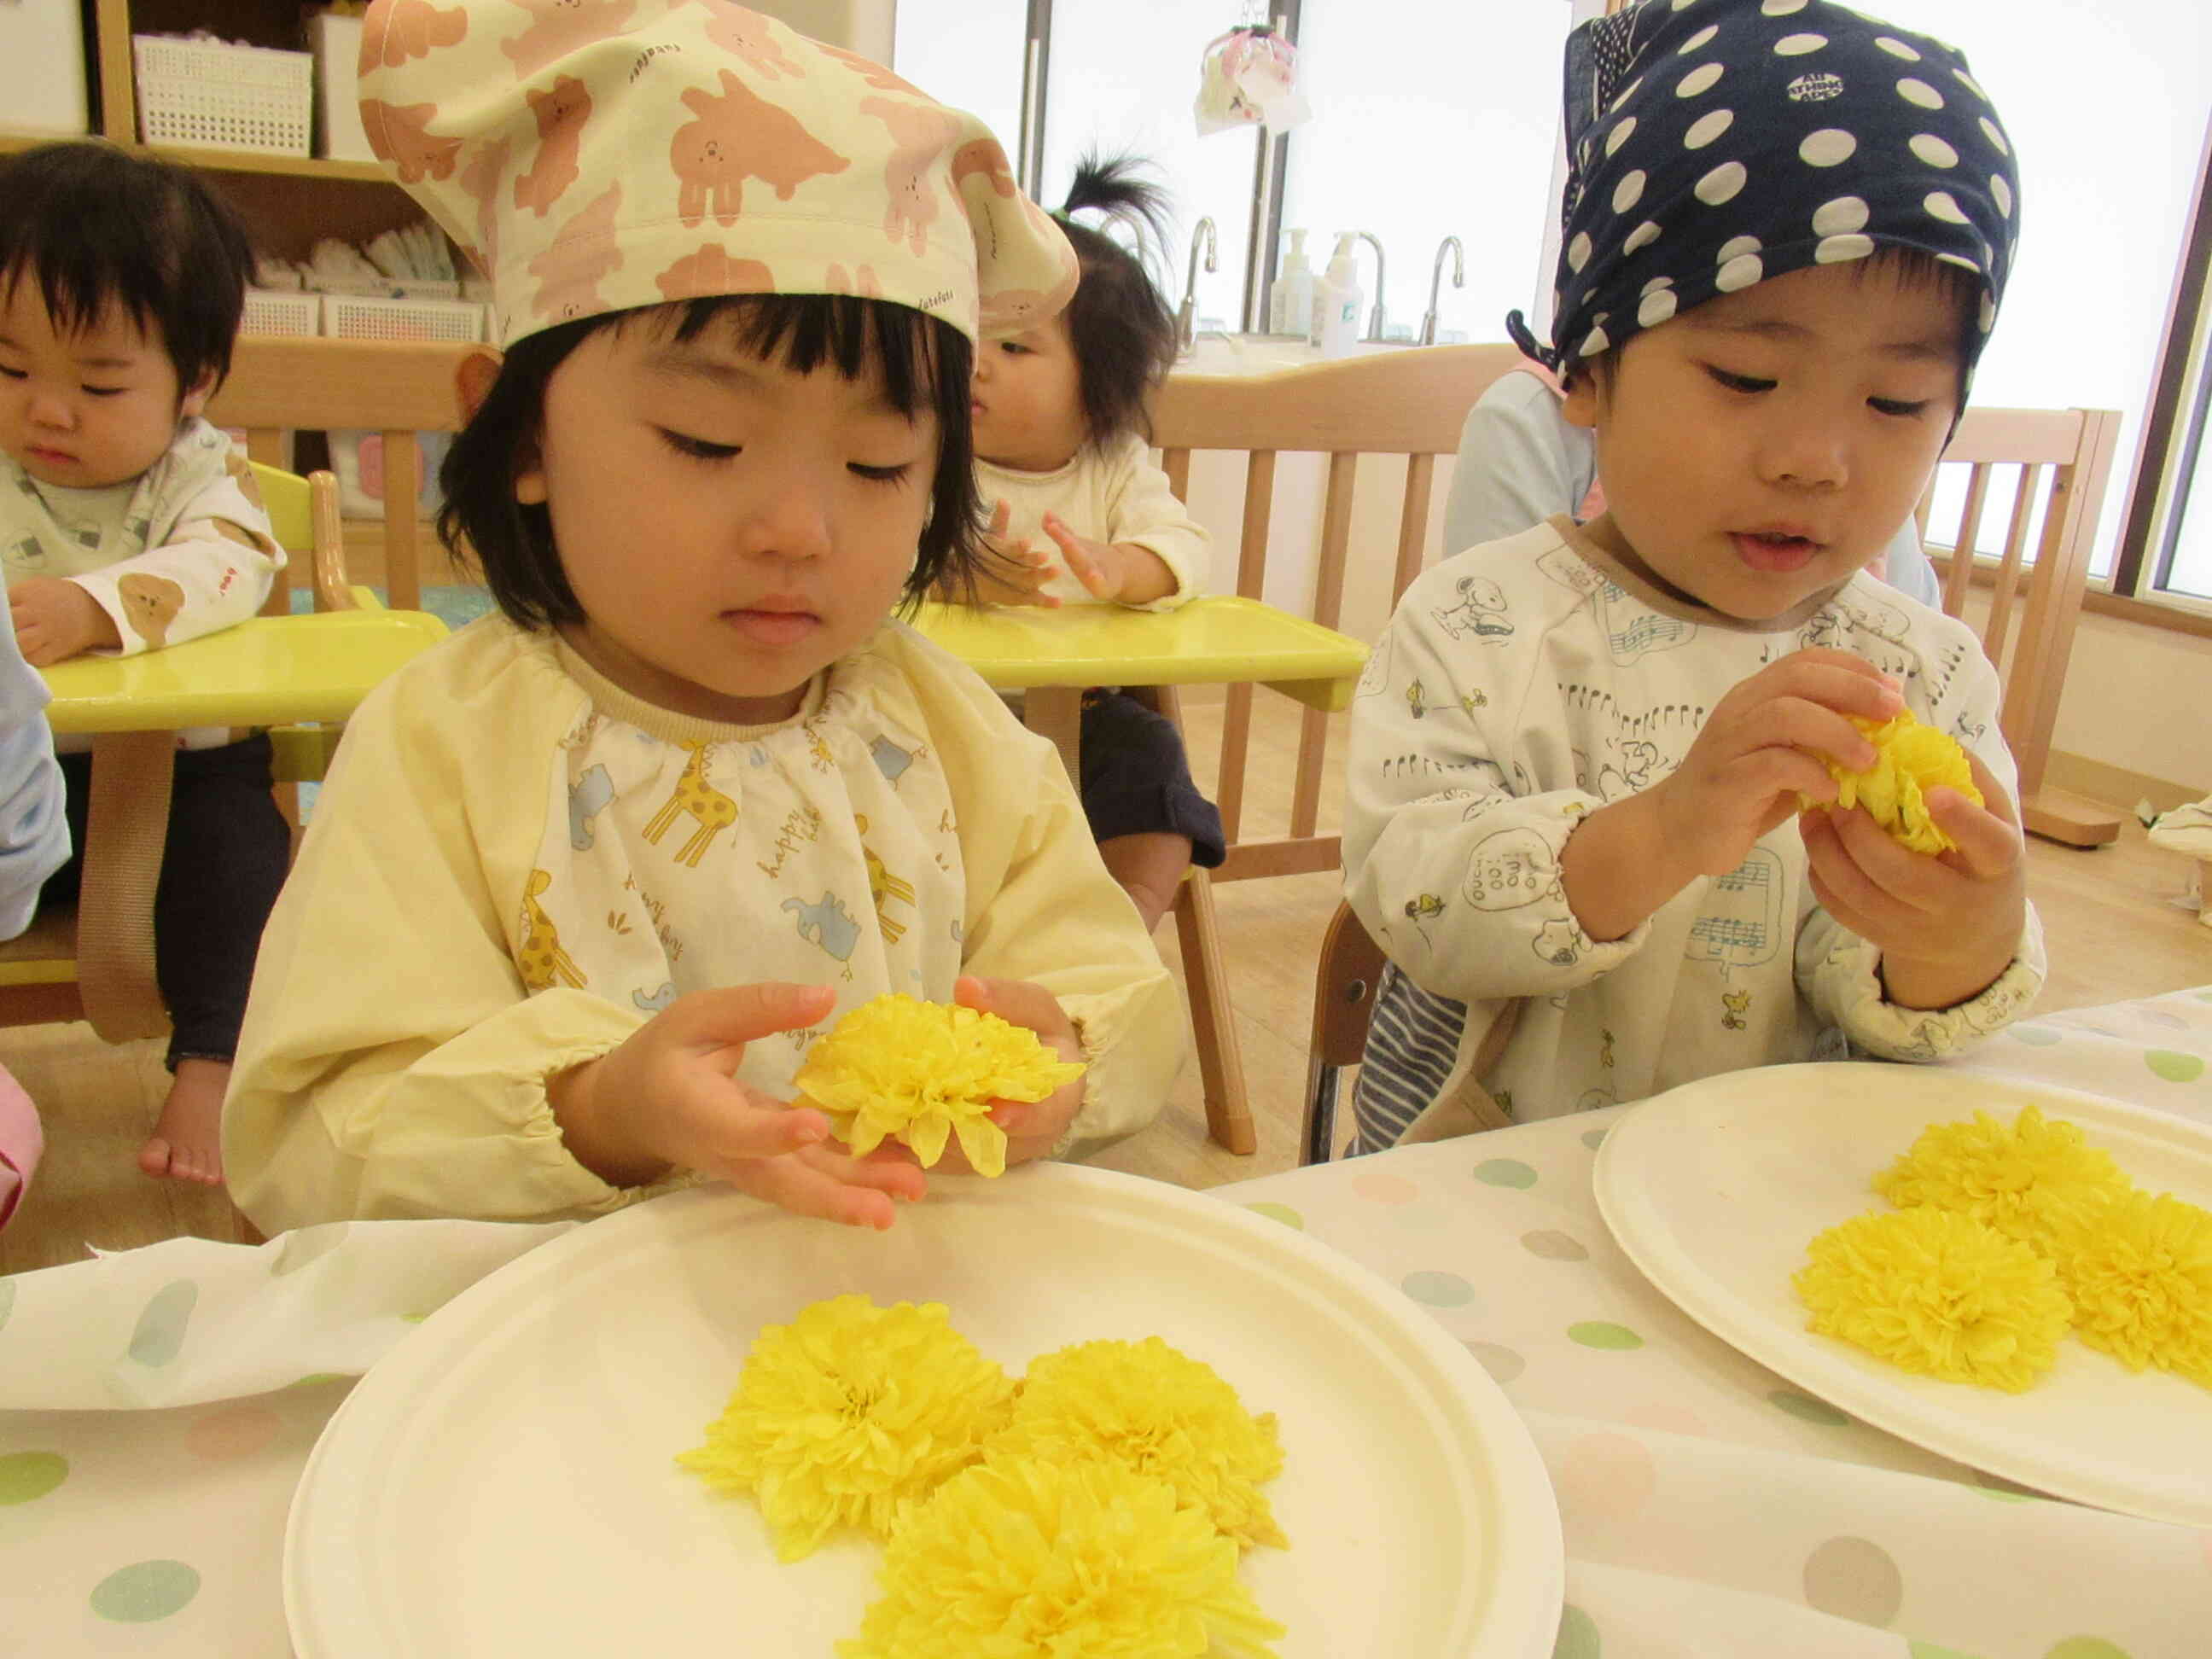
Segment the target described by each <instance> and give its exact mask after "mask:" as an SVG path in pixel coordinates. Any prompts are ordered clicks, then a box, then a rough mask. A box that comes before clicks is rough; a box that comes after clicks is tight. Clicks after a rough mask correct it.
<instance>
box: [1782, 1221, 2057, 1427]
mask: <svg viewBox="0 0 2212 1659" xmlns="http://www.w3.org/2000/svg"><path fill="white" fill-rule="evenodd" d="M1807 1254H1808V1255H1810V1257H1811V1258H1812V1260H1811V1262H1810V1264H1809V1265H1808V1266H1807V1267H1804V1268H1802V1269H1801V1270H1800V1271H1799V1272H1798V1273H1797V1275H1796V1279H1795V1280H1794V1281H1793V1283H1795V1285H1796V1288H1797V1295H1798V1297H1799V1298H1800V1299H1801V1300H1802V1302H1803V1303H1804V1304H1805V1305H1806V1306H1807V1307H1808V1309H1810V1310H1812V1315H1813V1317H1812V1319H1811V1321H1810V1322H1809V1323H1810V1328H1812V1329H1814V1330H1815V1331H1818V1332H1820V1333H1821V1334H1823V1335H1826V1336H1833V1337H1838V1338H1840V1339H1841V1340H1844V1341H1845V1342H1850V1343H1853V1344H1855V1345H1856V1346H1859V1347H1862V1348H1864V1349H1865V1350H1866V1351H1867V1352H1869V1353H1871V1354H1873V1355H1875V1357H1876V1358H1881V1359H1886V1360H1887V1361H1889V1362H1890V1364H1893V1365H1898V1366H1900V1367H1902V1368H1903V1369H1905V1370H1908V1371H1917V1372H1919V1373H1920V1374H1921V1375H1923V1376H1936V1377H1941V1378H1942V1379H1944V1380H1945V1381H1946V1382H1952V1383H1979V1384H1981V1385H1982V1386H1984V1387H1985V1388H1992V1389H2004V1390H2006V1391H2007V1392H2008V1393H2011V1394H2018V1393H2020V1392H2021V1390H2022V1389H2026V1388H2027V1387H2028V1386H2029V1385H2030V1384H2032V1383H2033V1382H2034V1381H2035V1379H2036V1378H2037V1377H2039V1376H2041V1375H2042V1374H2043V1373H2044V1372H2045V1371H2047V1370H2050V1369H2051V1364H2052V1363H2053V1362H2054V1360H2055V1359H2056V1358H2057V1346H2058V1339H2059V1337H2060V1336H2062V1335H2063V1334H2065V1330H2066V1324H2067V1321H2068V1319H2069V1317H2070V1316H2072V1313H2073V1304H2071V1303H2070V1302H2069V1300H2068V1299H2067V1296H2066V1292H2065V1291H2063V1290H2062V1289H2060V1288H2059V1285H2058V1281H2057V1269H2056V1268H2055V1267H2053V1266H2052V1265H2051V1262H2050V1261H2049V1260H2048V1259H2046V1258H2045V1257H2043V1256H2040V1255H2037V1254H2036V1253H2035V1252H2034V1251H2033V1250H2032V1249H2029V1248H2028V1247H2027V1245H2025V1244H2022V1243H2018V1242H2016V1241H2015V1240H2013V1239H2009V1238H2007V1237H2004V1235H2003V1234H2002V1233H1999V1232H1997V1231H1995V1230H1994V1229H1992V1228H1990V1227H1988V1226H1985V1225H1984V1224H1982V1223H1981V1222H1979V1221H1977V1220H1976V1219H1975V1218H1973V1217H1972V1216H1970V1215H1962V1214H1960V1213H1958V1212H1954V1211H1951V1210H1940V1209H1935V1208H1932V1207H1929V1206H1920V1207H1917V1208H1915V1209H1910V1210H1893V1211H1888V1212H1877V1213H1875V1214H1871V1215H1862V1216H1854V1217H1853V1218H1851V1219H1850V1220H1849V1221H1846V1222H1844V1224H1843V1225H1841V1226H1838V1227H1831V1228H1830V1229H1829V1230H1828V1231H1826V1232H1824V1233H1822V1234H1821V1235H1820V1237H1817V1238H1815V1239H1814V1241H1813V1243H1812V1244H1811V1245H1810V1246H1809V1247H1808V1251H1807Z"/></svg>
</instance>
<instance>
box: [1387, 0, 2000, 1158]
mask: <svg viewBox="0 0 2212 1659" xmlns="http://www.w3.org/2000/svg"><path fill="white" fill-rule="evenodd" d="M1566 86H1567V104H1568V113H1567V138H1568V154H1569V156H1570V159H1571V168H1570V176H1569V179H1568V183H1567V187H1566V191H1565V199H1564V202H1563V211H1562V234H1561V255H1560V262H1559V274H1558V293H1557V304H1556V307H1555V319H1554V322H1553V342H1554V344H1553V345H1551V346H1546V345H1542V344H1540V343H1538V342H1537V341H1536V340H1534V338H1533V337H1531V336H1530V334H1529V332H1528V329H1527V327H1526V325H1524V324H1523V323H1522V319H1520V317H1519V316H1518V315H1517V313H1516V316H1515V317H1514V318H1512V319H1510V322H1509V328H1510V330H1511V331H1513V333H1514V335H1515V338H1516V343H1519V344H1520V345H1521V347H1522V349H1523V350H1524V351H1527V352H1528V353H1529V355H1531V356H1534V357H1536V358H1538V359H1539V360H1540V361H1541V362H1544V363H1545V364H1547V366H1548V367H1550V368H1553V369H1555V370H1556V371H1557V372H1558V374H1559V376H1560V378H1561V380H1562V381H1563V383H1564V386H1565V394H1566V401H1565V414H1566V416H1567V417H1568V418H1569V419H1570V420H1571V421H1573V422H1576V423H1577V424H1578V425H1582V426H1586V427H1589V428H1591V429H1592V430H1593V431H1594V432H1595V435H1596V439H1597V452H1598V473H1599V478H1600V481H1601V484H1602V486H1603V489H1604V494H1605V499H1606V501H1607V511H1606V512H1605V513H1603V514H1601V516H1599V517H1598V518H1596V519H1595V520H1592V521H1591V522H1590V523H1589V524H1588V525H1585V526H1577V525H1575V524H1574V523H1573V522H1572V521H1571V520H1570V519H1568V518H1566V517H1565V515H1560V516H1557V517H1554V518H1553V519H1552V520H1549V521H1547V523H1545V524H1542V525H1540V526H1536V527H1535V528H1534V529H1532V530H1529V531H1528V532H1524V533H1522V534H1521V535H1517V536H1513V537H1510V538H1506V539H1504V540H1503V541H1498V542H1492V543H1490V544H1486V545H1483V546H1480V547H1476V548H1474V549H1471V550H1468V551H1467V552H1464V553H1462V554H1460V555H1458V556H1455V557H1454V558H1451V559H1449V560H1447V561H1445V562H1443V563H1442V564H1441V565H1439V566H1438V567H1437V568H1435V569H1433V570H1431V571H1430V572H1429V573H1428V574H1426V575H1425V576H1424V577H1423V578H1422V579H1421V580H1419V582H1417V583H1416V584H1415V585H1414V586H1413V587H1412V588H1410V589H1409V590H1408V591H1407V594H1406V596H1405V599H1403V601H1402V602H1401V604H1400V605H1399V608H1398V610H1397V612H1396V614H1395V616H1394V617H1393V618H1392V621H1391V623H1390V626H1389V629H1388V630H1387V631H1386V633H1385V634H1384V635H1383V639H1382V641H1381V642H1380V643H1379V644H1378V646H1377V647H1376V652H1375V654H1374V657H1373V659H1372V660H1371V662H1370V665H1369V669H1368V672H1367V675H1366V677H1365V678H1364V680H1363V682H1362V684H1361V686H1360V695H1359V696H1358V699H1357V700H1356V701H1355V702H1354V705H1353V712H1352V743H1351V752H1350V756H1349V759H1348V769H1349V771H1348V777H1347V783H1346V788H1347V805H1346V821H1345V838H1344V852H1345V882H1346V892H1347V896H1349V898H1350V900H1351V902H1352V907H1353V908H1354V909H1355V910H1356V911H1358V914H1359V915H1360V918H1361V920H1362V921H1364V923H1365V924H1366V926H1367V927H1368V929H1369V930H1370V932H1371V933H1373V934H1374V935H1375V937H1376V939H1378V940H1379V941H1380V942H1381V943H1382V945H1383V948H1384V950H1385V951H1386V952H1387V953H1388V955H1389V958H1390V963H1389V967H1388V968H1387V969H1385V972H1384V975H1383V984H1382V987H1381V989H1380V992H1379V996H1378V1003H1377V1007H1376V1018H1375V1020H1374V1024H1373V1030H1372V1034H1371V1035H1370V1039H1369V1044H1368V1048H1367V1054H1366V1064H1365V1065H1364V1067H1363V1069H1362V1073H1361V1078H1360V1084H1359V1089H1358V1095H1357V1097H1356V1099H1355V1113H1356V1115H1357V1116H1358V1125H1359V1139H1358V1148H1359V1149H1360V1150H1372V1149H1374V1148H1376V1147H1378V1146H1387V1145H1389V1144H1391V1143H1392V1142H1393V1141H1395V1140H1396V1139H1401V1138H1402V1137H1403V1136H1404V1135H1406V1134H1407V1133H1408V1132H1409V1131H1410V1132H1411V1133H1414V1134H1416V1135H1417V1137H1429V1136H1432V1135H1436V1134H1441V1133H1451V1132H1452V1131H1453V1130H1454V1129H1457V1128H1465V1127H1475V1126H1477V1125H1480V1124H1483V1123H1486V1122H1492V1121H1498V1120H1499V1119H1500V1118H1501V1117H1515V1118H1522V1119H1528V1118H1534V1117H1544V1116H1552V1115H1559V1114H1561V1113H1565V1112H1569V1111H1573V1110H1577V1109H1587V1108H1592V1107H1597V1106H1604V1105H1610V1104H1613V1103H1619V1102H1623V1101H1630V1100H1636V1099H1639V1098H1641V1097H1644V1096H1647V1095H1650V1094H1653V1093H1656V1092H1657V1091H1661V1090H1664V1089H1668V1088H1671V1087H1674V1086H1675V1085H1679V1084H1682V1083H1686V1082H1689V1081H1692V1080H1694V1079H1698V1078H1701V1077H1706V1076H1711V1075H1713V1074H1715V1073H1721V1072H1726V1071H1732V1070H1735V1069H1737V1068H1739V1067H1742V1066H1758V1065H1768V1064H1775V1063H1779V1062H1785V1061H1791V1060H1814V1059H1831V1058H1841V1057H1844V1056H1847V1055H1852V1054H1873V1055H1880V1056H1883V1057H1886V1058H1889V1059H1893V1060H1936V1059H1940V1058H1942V1057H1943V1056H1944V1055H1947V1054H1951V1053H1954V1052H1955V1051H1957V1050H1958V1049H1959V1048H1961V1047H1962V1046H1964V1045H1966V1043H1968V1042H1972V1041H1973V1040H1975V1039H1977V1038H1978V1037H1980V1036H1984V1035H1986V1034H1988V1033H1989V1032H1990V1031H1993V1030H1997V1029H1998V1028H2000V1027H2002V1025H2004V1024H2008V1023H2009V1022H2010V1021H2011V1020H2012V1019H2013V1018H2015V1017H2016V1016H2017V1015H2019V1014H2020V1013H2021V1012H2022V1011H2023V1010H2025V1009H2026V1007H2027V1006H2028V1004H2029V1003H2030V1001H2031V1000H2033V997H2034V995H2035V994H2036V992H2037V990H2038V989H2039V987H2040V986H2041V984H2042V981H2043V975H2044V963H2043V950H2042V942H2041V936H2040V931H2039V927H2038V925H2037V922H2036V920H2035V916H2034V913H2033V909H2032V908H2031V907H2030V906H2029V904H2028V902H2027V890H2026V883H2025V879H2024V875H2023V870H2022V862H2021V838H2020V832H2019V829H2018V828H2017V827H2016V826H2017V817H2016V814H2015V809H2014V806H2013V804H2012V795H2013V790H2014V787H2015V768H2014V765H2013V763H2012V760H2011V757H2010V756H2009V755H2008V753H2007V752H2006V750H2005V746H2004V743H2003V739H2002V737H2001V736H2000V735H1999V733H1998V730H1997V702H1998V687H1997V682H1996V673H1995V671H1994V670H1993V669H1992V668H1991V667H1990V665H1989V664H1988V663H1987V662H1986V661H1985V660H1984V659H1983V657H1982V655H1981V653H1980V651H1979V648H1978V645H1977V643H1976V641H1975V640H1974V638H1973V635H1972V634H1971V633H1970V632H1969V631H1968V630H1967V629H1966V628H1965V627H1964V626H1963V625H1961V624H1960V623H1957V622H1955V621H1953V620H1952V619H1950V618H1948V617H1944V616H1942V614H1941V613H1939V612H1937V611H1934V610H1932V609H1930V608H1929V607H1927V606H1925V605H1921V604H1919V603H1918V602H1917V601H1915V600H1913V599H1909V598H1906V597H1905V596H1904V595H1902V594H1899V593H1898V592H1895V591H1893V590H1892V589H1890V588H1887V587H1886V586H1882V585H1881V584H1880V583H1878V582H1876V581H1875V580H1874V578H1873V577H1871V576H1870V575H1869V574H1866V572H1865V567H1866V566H1867V564H1868V563H1869V562H1870V561H1871V560H1873V559H1874V558H1875V556H1876V555H1878V554H1879V553H1880V552H1881V550H1882V548H1883V547H1884V546H1885V544H1887V542H1888V541H1889V539H1890V538H1892V537H1893V535H1894V534H1895V533H1896V532H1898V530H1899V527H1900V526H1902V525H1903V524H1904V523H1905V520H1906V518H1907V517H1908V515H1910V513H1911V511H1912V509H1913V507H1914V504H1915V503H1916V502H1917V500H1918V498H1919V495H1920V494H1921V491H1922V489H1923V487H1924V486H1925V485H1926V483H1927V481H1928V478H1929V474H1930V472H1931V471H1932V469H1933V468H1934V465H1935V464H1936V459H1938V457H1939V456H1940V455H1941V453H1942V449H1943V447H1944V444H1945V443H1946V441H1948V437H1949V435H1950V432H1951V430H1952V428H1953V426H1954V423H1955V422H1956V420H1957V417H1958V414H1959V411H1960V409H1961V408H1962V407H1963V406H1964V404H1965V402H1966V388H1967V386H1968V382H1969V379H1970V376H1971V374H1972V367H1973V363H1974V361H1975V359H1976V357H1977V356H1978V354H1979V351H1980V349H1981V346H1982V343H1983V342H1984V339H1985V338H1986V337H1987V335H1988V332H1989V329H1990V324H1991V323H1992V321H1993V320H1994V319H1995V317H1996V307H1997V302H1998V299H1999V296H2000V295H2001V294H2002V290H2003V287H2004V283H2005V279H2006V276H2008V271H2009V269H2010V265H2011V263H2012V258H2013V250H2014V243H2015V214H2016V210H2017V200H2016V195H2017V191H2016V186H2015V180H2014V177H2013V163H2012V158H2011V151H2010V146H2009V143H2008V141H2007V139H2006V137H2005V134H2004V130H2003V128H2002V125H2000V124H1999V122H1998V120H1997V118H1996V112H1995V110H1994V109H1993V107H1992V106H1991V105H1990V100H1989V98H1988V95H1987V94H1986V93H1984V90H1983V89H1982V88H1981V87H1980V86H1979V85H1978V84H1977V83H1976V82H1975V81H1974V79H1973V77H1972V75H1971V74H1970V73H1969V72H1968V70H1967V68H1966V60H1965V59H1964V58H1962V57H1961V56H1960V54H1959V53H1958V52H1955V51H1954V50H1953V49H1952V48H1950V47H1949V46H1944V45H1942V43H1940V42H1938V41H1935V40H1929V39H1927V38H1925V37H1923V36H1920V35H1916V34H1911V33H1906V32H1905V31H1903V30H1900V29H1895V28H1893V27H1889V26H1888V25H1886V24H1883V23H1881V22H1879V21H1875V20H1873V19H1870V18H1868V17H1865V16H1863V15H1860V14H1859V13H1857V12H1854V11H1850V10H1847V9H1844V8H1843V7H1841V6H1837V5H1832V4H1828V3H1826V0H1645V3H1644V4H1641V5H1639V6H1637V7H1634V8H1632V9H1630V10H1628V11H1626V12H1623V13H1620V14H1619V15H1614V16H1611V17H1607V18H1601V19H1598V20H1595V21H1593V22H1591V23H1589V24H1585V25H1583V27H1580V28H1578V29H1577V30H1576V31H1575V33H1574V34H1573V35H1572V36H1571V39H1570V41H1569V44H1568V48H1567V74H1566ZM1902 709H1910V710H1911V712H1912V713H1913V714H1915V715H1916V716H1917V718H1918V719H1919V720H1921V721H1922V722H1923V723H1925V724H1928V725H1930V726H1936V727H1937V728H1939V729H1941V730H1942V731H1944V732H1948V733H1950V734H1951V735H1952V736H1953V737H1954V738H1957V739H1958V740H1959V741H1960V744H1963V745H1964V746H1965V747H1966V750H1967V751H1968V753H1969V755H1970V756H1971V757H1972V760H1973V768H1974V775H1975V781H1976V783H1977V785H1978V787H1979V788H1980V790H1981V791H1982V793H1983V795H1984V799H1985V801H1986V805H1985V806H1977V805H1974V804H1973V803H1972V801H1970V800H1969V799H1966V797H1965V796H1964V795H1962V794H1960V793H1958V792H1955V791H1948V790H1937V791H1933V792H1931V793H1930V797H1929V805H1930V808H1931V811H1932V812H1933V815H1934V817H1935V819H1936V823H1938V824H1940V825H1941V826H1942V829H1944V830H1946V831H1947V832H1948V834H1949V835H1950V836H1951V837H1952V838H1953V839H1954V841H1955V842H1956V843H1957V845H1956V847H1955V848H1954V849H1953V850H1951V851H1948V852H1945V853H1943V854H1936V855H1929V854H1918V853H1913V852H1909V851H1907V850H1905V848H1902V847H1900V846H1899V845H1898V844H1897V843H1895V842H1893V841H1891V840H1890V839H1889V838H1888V837H1887V836H1886V835H1884V834H1883V833H1882V831H1881V829H1879V828H1878V827H1877V826H1876V825H1875V823H1874V822H1873V820H1872V819H1871V818H1870V817H1869V816H1868V815H1867V813H1866V812H1865V811H1864V810H1863V808H1857V809H1853V810H1850V811H1842V810H1835V809H1834V808H1833V806H1832V803H1833V802H1834V801H1835V799H1836V793H1837V788H1836V785H1835V783H1834V781H1832V778H1831V776H1830V774H1829V772H1828V769H1827V767H1826V764H1825V762H1826V761H1827V760H1829V759H1833V760H1835V761H1838V762H1840V763H1843V764H1844V766H1846V767H1850V768H1860V767H1863V766H1866V765H1868V764H1869V763H1871V762H1872V759H1873V747H1872V745H1871V744H1869V742H1868V741H1867V739H1866V738H1864V737H1863V735H1862V734H1861V732H1860V731H1859V729H1858V728H1857V726H1854V725H1853V723H1852V722H1853V720H1854V719H1855V718H1857V719H1861V720H1873V721H1880V720H1887V719H1888V718H1890V717H1891V716H1893V715H1894V714H1897V713H1898V712H1899V710H1902ZM1801 799H1807V800H1810V801H1813V802H1814V803H1818V804H1819V805H1815V806H1814V808H1813V809H1811V810H1805V811H1801V809H1800V805H1799V803H1800V800H1801ZM1417 1119H1418V1120H1420V1121H1419V1124H1418V1126H1416V1120H1417Z"/></svg>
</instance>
